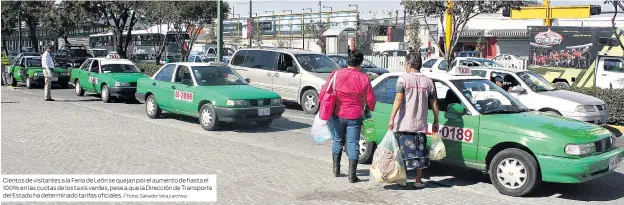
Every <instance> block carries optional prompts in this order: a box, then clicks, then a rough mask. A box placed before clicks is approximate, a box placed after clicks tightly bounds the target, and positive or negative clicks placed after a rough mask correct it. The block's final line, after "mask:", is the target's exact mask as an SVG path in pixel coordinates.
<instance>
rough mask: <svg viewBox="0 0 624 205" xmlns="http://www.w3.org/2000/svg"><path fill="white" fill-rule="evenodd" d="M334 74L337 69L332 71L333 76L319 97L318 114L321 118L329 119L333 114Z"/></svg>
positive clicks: (336, 73) (334, 102) (334, 101)
mask: <svg viewBox="0 0 624 205" xmlns="http://www.w3.org/2000/svg"><path fill="white" fill-rule="evenodd" d="M336 75H338V71H336V72H334V76H333V77H332V78H331V80H330V81H329V84H328V85H327V89H326V90H325V93H324V94H323V95H322V96H321V99H319V104H320V106H319V111H318V116H319V117H320V119H322V120H329V118H330V117H331V116H332V115H333V114H334V108H335V106H336V96H335V95H336Z"/></svg>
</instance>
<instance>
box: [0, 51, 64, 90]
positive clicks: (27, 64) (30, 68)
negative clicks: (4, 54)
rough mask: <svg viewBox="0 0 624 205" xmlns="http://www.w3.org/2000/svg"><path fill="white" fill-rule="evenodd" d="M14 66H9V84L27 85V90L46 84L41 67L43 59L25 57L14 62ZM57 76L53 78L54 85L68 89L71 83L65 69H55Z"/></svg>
mask: <svg viewBox="0 0 624 205" xmlns="http://www.w3.org/2000/svg"><path fill="white" fill-rule="evenodd" d="M13 63H14V64H13V65H11V66H9V70H8V73H7V75H8V83H9V85H11V86H16V85H17V83H18V82H23V83H26V88H28V89H32V88H34V87H35V86H37V87H40V86H43V84H44V83H45V78H44V76H43V67H41V57H38V56H23V57H20V59H16V60H15V61H13ZM54 73H55V74H56V76H54V77H53V78H52V84H53V85H59V86H61V87H62V88H67V87H68V83H69V74H68V72H67V69H65V68H54Z"/></svg>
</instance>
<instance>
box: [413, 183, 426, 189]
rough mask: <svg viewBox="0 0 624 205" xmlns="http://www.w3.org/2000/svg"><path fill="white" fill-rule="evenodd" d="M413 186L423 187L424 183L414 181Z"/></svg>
mask: <svg viewBox="0 0 624 205" xmlns="http://www.w3.org/2000/svg"><path fill="white" fill-rule="evenodd" d="M414 188H425V184H424V183H414Z"/></svg>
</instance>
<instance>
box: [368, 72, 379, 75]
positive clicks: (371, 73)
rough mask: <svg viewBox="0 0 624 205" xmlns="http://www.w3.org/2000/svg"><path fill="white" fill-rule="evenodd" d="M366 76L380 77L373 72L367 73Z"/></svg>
mask: <svg viewBox="0 0 624 205" xmlns="http://www.w3.org/2000/svg"><path fill="white" fill-rule="evenodd" d="M366 75H372V76H379V75H378V74H377V73H373V72H366Z"/></svg>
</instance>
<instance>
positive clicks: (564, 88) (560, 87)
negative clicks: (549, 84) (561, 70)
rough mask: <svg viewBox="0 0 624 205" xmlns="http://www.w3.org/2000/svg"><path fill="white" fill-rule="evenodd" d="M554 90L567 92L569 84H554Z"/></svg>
mask: <svg viewBox="0 0 624 205" xmlns="http://www.w3.org/2000/svg"><path fill="white" fill-rule="evenodd" d="M554 86H555V88H557V89H559V90H569V89H570V84H568V83H566V82H556V83H555V84H554Z"/></svg>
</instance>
